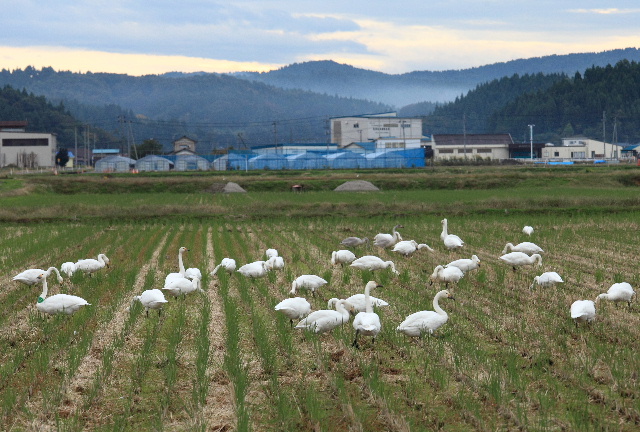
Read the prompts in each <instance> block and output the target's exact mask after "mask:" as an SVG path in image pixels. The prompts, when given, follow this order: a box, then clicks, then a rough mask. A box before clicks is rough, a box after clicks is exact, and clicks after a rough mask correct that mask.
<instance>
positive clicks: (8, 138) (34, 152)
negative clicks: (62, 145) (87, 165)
mask: <svg viewBox="0 0 640 432" xmlns="http://www.w3.org/2000/svg"><path fill="white" fill-rule="evenodd" d="M26 126H27V122H25V121H21V122H7V121H3V122H0V167H3V166H6V165H16V166H18V167H19V168H38V167H53V166H54V165H55V155H56V153H57V150H56V149H57V147H58V143H57V141H56V136H55V135H54V134H50V133H32V132H26V131H25V128H26Z"/></svg>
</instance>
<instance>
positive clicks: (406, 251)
mask: <svg viewBox="0 0 640 432" xmlns="http://www.w3.org/2000/svg"><path fill="white" fill-rule="evenodd" d="M423 248H427V250H428V251H429V252H433V249H431V247H430V246H429V245H428V244H425V243H420V244H418V242H417V241H415V240H402V241H399V242H398V243H396V244H395V246H393V249H392V250H391V251H392V252H399V253H400V254H402V255H404V256H405V257H408V256H411V255H413V253H414V252H415V251H417V250H419V249H423Z"/></svg>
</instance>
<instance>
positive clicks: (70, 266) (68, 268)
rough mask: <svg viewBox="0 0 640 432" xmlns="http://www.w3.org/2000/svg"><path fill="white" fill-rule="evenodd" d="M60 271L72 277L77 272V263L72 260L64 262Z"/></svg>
mask: <svg viewBox="0 0 640 432" xmlns="http://www.w3.org/2000/svg"><path fill="white" fill-rule="evenodd" d="M60 271H61V272H62V273H64V274H66V275H67V277H68V278H70V277H71V276H73V274H74V273H75V272H76V263H74V262H71V261H67V262H64V263H62V265H61V266H60Z"/></svg>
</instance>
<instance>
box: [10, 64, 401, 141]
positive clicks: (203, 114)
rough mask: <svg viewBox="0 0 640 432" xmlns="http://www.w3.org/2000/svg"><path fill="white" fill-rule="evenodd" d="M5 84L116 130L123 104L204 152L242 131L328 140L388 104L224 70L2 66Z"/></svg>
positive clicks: (159, 135)
mask: <svg viewBox="0 0 640 432" xmlns="http://www.w3.org/2000/svg"><path fill="white" fill-rule="evenodd" d="M0 85H10V86H12V87H14V88H16V89H23V88H24V89H26V90H27V91H29V92H33V93H35V94H38V95H44V96H46V97H47V98H48V99H49V100H51V101H53V102H54V103H57V102H59V101H63V102H65V103H66V104H67V105H68V106H69V107H70V109H72V110H73V111H72V112H73V114H74V115H75V116H76V117H78V118H79V119H81V120H84V121H86V120H89V119H90V117H93V118H91V120H92V121H99V122H101V126H103V127H105V128H109V127H110V128H111V129H112V130H117V129H118V128H119V127H120V126H119V125H118V118H117V116H114V115H113V114H114V113H115V111H117V110H114V109H113V107H114V106H118V107H121V108H122V110H130V111H131V112H133V113H135V115H136V118H135V119H133V121H134V122H136V124H137V125H138V126H144V125H142V124H141V123H143V122H142V121H139V120H138V119H141V118H144V119H151V120H155V121H156V123H155V125H154V127H153V129H154V130H155V134H154V135H150V136H152V137H154V138H156V139H158V140H159V141H160V142H162V143H163V144H165V145H167V143H170V142H171V141H172V140H175V139H177V138H179V137H180V136H181V135H180V134H189V136H190V137H192V138H194V139H196V140H197V141H199V142H200V144H201V145H203V144H206V146H208V147H209V148H208V149H203V150H202V151H205V150H211V148H212V147H215V146H220V147H227V146H229V145H238V135H239V134H240V135H242V137H243V138H242V139H243V140H244V141H245V142H248V143H250V144H252V145H256V144H267V143H273V142H274V140H275V139H278V137H277V135H276V134H277V133H280V140H282V138H283V137H284V136H286V137H287V140H293V141H309V140H313V141H316V142H317V141H321V142H324V140H326V134H325V131H326V120H327V119H328V117H330V116H340V115H355V114H362V113H377V112H385V111H388V110H389V109H390V107H389V106H387V105H384V104H380V103H376V102H370V101H365V100H358V99H353V98H342V97H335V96H329V95H324V94H316V93H312V92H309V91H302V90H283V89H279V88H276V87H273V86H268V85H266V84H262V83H255V82H250V81H247V80H241V79H238V78H234V77H230V76H224V75H218V74H206V75H194V76H190V77H185V78H169V77H163V76H157V75H148V76H142V77H134V76H128V75H121V74H107V73H82V74H81V73H72V72H67V71H61V72H57V71H54V70H53V69H52V68H43V69H42V70H37V69H35V68H32V67H27V68H25V69H24V70H20V69H18V70H14V71H8V70H2V71H1V72H0ZM95 107H103V108H104V110H103V112H104V113H105V115H107V114H108V115H109V117H110V118H103V119H97V118H95V117H96V109H95ZM129 121H132V120H131V119H129ZM158 121H161V122H158ZM144 123H145V124H147V123H148V122H147V121H146V120H145V122H144ZM278 129H279V131H278ZM145 133H146V132H145ZM149 133H151V129H149ZM150 136H145V138H148V137H150Z"/></svg>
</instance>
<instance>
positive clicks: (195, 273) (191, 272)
mask: <svg viewBox="0 0 640 432" xmlns="http://www.w3.org/2000/svg"><path fill="white" fill-rule="evenodd" d="M184 277H186V278H187V279H192V278H194V277H196V278H198V279H200V280H202V272H201V271H200V269H199V268H195V267H190V268H188V269H186V270H185V271H184Z"/></svg>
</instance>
